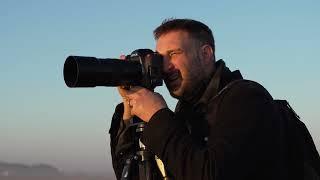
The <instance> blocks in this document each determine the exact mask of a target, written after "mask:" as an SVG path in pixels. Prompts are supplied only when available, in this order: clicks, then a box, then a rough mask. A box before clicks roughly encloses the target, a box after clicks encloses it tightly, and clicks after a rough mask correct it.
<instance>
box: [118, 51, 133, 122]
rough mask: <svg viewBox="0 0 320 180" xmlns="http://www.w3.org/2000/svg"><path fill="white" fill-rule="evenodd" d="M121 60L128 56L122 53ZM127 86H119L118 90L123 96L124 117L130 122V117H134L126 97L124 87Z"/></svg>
mask: <svg viewBox="0 0 320 180" xmlns="http://www.w3.org/2000/svg"><path fill="white" fill-rule="evenodd" d="M120 59H121V60H125V59H126V56H125V55H121V56H120ZM124 88H125V87H123V86H119V87H117V89H118V92H119V94H120V96H121V97H122V102H123V108H124V109H123V116H122V119H123V121H124V122H125V123H129V121H130V119H132V117H133V116H132V115H131V107H130V104H129V98H127V97H126V93H125V92H126V90H125V89H124Z"/></svg>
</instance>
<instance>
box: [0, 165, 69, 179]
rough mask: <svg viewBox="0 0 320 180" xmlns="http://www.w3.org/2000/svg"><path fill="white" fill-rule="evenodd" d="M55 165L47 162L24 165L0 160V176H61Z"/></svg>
mask: <svg viewBox="0 0 320 180" xmlns="http://www.w3.org/2000/svg"><path fill="white" fill-rule="evenodd" d="M62 175H63V174H62V173H61V172H60V171H59V170H58V169H57V168H55V167H53V166H50V165H47V164H37V165H30V166H28V165H24V164H18V163H7V162H0V177H5V176H24V177H28V176H33V177H34V176H62Z"/></svg>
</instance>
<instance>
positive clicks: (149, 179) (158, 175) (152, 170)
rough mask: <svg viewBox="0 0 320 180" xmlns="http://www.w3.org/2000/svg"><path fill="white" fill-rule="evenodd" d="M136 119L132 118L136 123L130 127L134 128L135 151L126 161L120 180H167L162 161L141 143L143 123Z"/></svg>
mask: <svg viewBox="0 0 320 180" xmlns="http://www.w3.org/2000/svg"><path fill="white" fill-rule="evenodd" d="M137 119H138V118H137ZM137 119H136V117H134V118H133V120H135V121H138V122H136V123H134V122H133V123H132V124H131V125H130V126H135V133H134V137H135V138H134V139H135V140H134V145H135V148H136V149H135V152H134V153H133V154H131V155H129V157H128V158H127V159H126V162H125V165H124V167H123V170H122V174H121V180H134V179H138V180H156V179H164V180H169V177H168V176H167V174H166V171H165V169H164V165H163V163H162V161H161V160H160V159H159V158H158V157H157V156H155V155H154V154H153V153H152V152H151V151H150V150H149V149H148V148H147V147H146V146H145V145H144V144H143V143H142V142H141V140H140V139H141V134H142V132H143V130H144V126H145V123H144V122H143V121H141V120H137ZM137 171H138V172H137Z"/></svg>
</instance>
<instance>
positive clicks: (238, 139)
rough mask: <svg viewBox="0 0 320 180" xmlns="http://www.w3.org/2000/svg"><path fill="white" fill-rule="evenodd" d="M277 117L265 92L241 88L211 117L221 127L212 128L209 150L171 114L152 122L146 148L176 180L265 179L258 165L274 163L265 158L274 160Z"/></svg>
mask: <svg viewBox="0 0 320 180" xmlns="http://www.w3.org/2000/svg"><path fill="white" fill-rule="evenodd" d="M209 111H213V110H209ZM273 112H274V108H273V99H272V97H271V96H270V95H269V93H268V92H267V91H266V90H264V88H263V87H262V86H257V85H254V86H252V85H250V84H246V83H241V85H239V86H237V87H234V88H231V89H230V90H229V91H228V92H227V93H225V95H224V96H223V97H222V99H221V101H220V104H219V107H218V109H217V114H216V116H210V118H217V120H214V121H215V122H217V123H215V124H214V125H213V126H212V127H209V137H208V145H207V146H206V147H203V146H199V145H198V143H195V142H193V140H192V138H191V136H190V135H189V132H188V130H187V128H186V126H185V125H184V123H183V122H184V121H183V120H182V119H177V118H176V116H175V114H174V113H173V112H172V111H170V110H169V109H162V110H160V111H158V112H157V113H156V114H155V115H154V116H153V117H152V118H151V120H150V121H149V123H148V124H147V126H146V127H145V130H144V134H143V138H142V142H143V143H144V144H145V145H146V146H147V147H149V148H151V150H153V151H154V153H155V154H157V155H158V156H159V157H160V158H161V159H162V160H163V162H164V164H165V165H166V166H167V168H168V171H169V172H170V173H171V174H173V176H174V178H175V179H185V180H188V179H190V180H191V179H246V177H247V176H248V175H249V174H254V173H260V172H257V169H258V168H259V166H260V164H259V162H262V161H263V162H264V163H267V165H269V164H268V161H267V159H268V158H270V157H269V155H268V154H263V152H267V151H269V150H270V152H269V153H270V154H274V153H273V152H272V149H270V147H273V146H274V144H276V143H277V142H276V140H274V141H271V140H270V139H274V137H273V136H274V135H273V134H272V132H274V131H275V128H276V127H275V126H276V123H275V122H273V121H272V119H273V118H274V117H273V116H274V113H273ZM208 121H213V119H208ZM275 158H276V157H275ZM265 160H266V161H265ZM262 175H264V174H262ZM271 179H272V178H271Z"/></svg>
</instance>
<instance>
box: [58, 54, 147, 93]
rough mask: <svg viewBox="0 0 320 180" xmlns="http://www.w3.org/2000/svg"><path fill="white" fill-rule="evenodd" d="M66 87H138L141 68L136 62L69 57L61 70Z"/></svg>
mask: <svg viewBox="0 0 320 180" xmlns="http://www.w3.org/2000/svg"><path fill="white" fill-rule="evenodd" d="M63 76H64V81H65V83H66V85H67V86H68V87H96V86H123V85H125V86H126V85H139V84H140V83H141V82H140V81H141V79H142V76H143V75H142V67H141V64H140V63H139V62H137V61H125V60H120V59H109V58H107V59H99V58H95V57H85V56H69V57H68V58H67V59H66V61H65V63H64V68H63Z"/></svg>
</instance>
